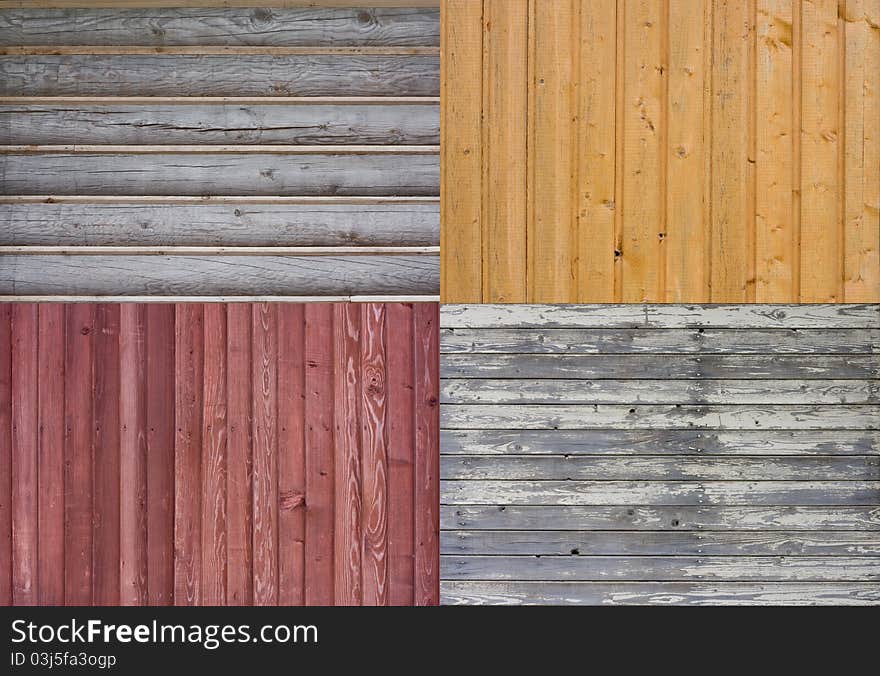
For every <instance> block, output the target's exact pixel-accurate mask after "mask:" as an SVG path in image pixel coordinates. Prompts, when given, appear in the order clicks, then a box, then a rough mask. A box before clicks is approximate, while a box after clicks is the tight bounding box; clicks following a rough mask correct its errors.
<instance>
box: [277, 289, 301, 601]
mask: <svg viewBox="0 0 880 676" xmlns="http://www.w3.org/2000/svg"><path fill="white" fill-rule="evenodd" d="M276 312H277V313H278V374H277V377H278V500H279V503H278V604H279V605H283V606H301V605H303V603H304V601H305V598H304V585H305V577H304V573H305V558H304V556H305V533H306V531H305V528H306V525H305V523H306V522H305V511H306V505H305V495H306V483H305V482H306V473H305V471H306V470H305V468H306V457H305V426H306V422H305V409H304V400H305V381H304V377H305V369H306V364H305V358H304V352H305V336H304V333H303V332H304V329H305V317H304V309H303V306H302V305H279V306H278V307H277V310H276Z"/></svg>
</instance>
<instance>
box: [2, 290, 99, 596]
mask: <svg viewBox="0 0 880 676" xmlns="http://www.w3.org/2000/svg"><path fill="white" fill-rule="evenodd" d="M37 308H38V306H37V305H36V304H35V303H26V304H17V305H15V306H14V307H13V310H12V392H13V397H12V604H13V605H16V606H35V605H39V601H40V599H39V577H38V574H39V563H38V561H39V539H38V526H39V504H38V495H39V493H38V485H39V481H40V474H39V471H40V470H39V463H38V458H39V435H38V401H39V380H38V367H37V357H38V340H39V338H38V336H39V318H38V309H37ZM89 397H91V393H89ZM86 467H88V465H86ZM56 489H57V488H56ZM83 543H88V539H87V538H83ZM88 553H89V555H91V548H89V552H88ZM86 570H88V567H86ZM86 591H87V592H88V591H90V590H89V589H87V590H86ZM71 600H74V601H75V600H77V599H71ZM87 601H88V599H87V600H86V602H87Z"/></svg>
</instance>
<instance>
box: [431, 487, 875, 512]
mask: <svg viewBox="0 0 880 676" xmlns="http://www.w3.org/2000/svg"><path fill="white" fill-rule="evenodd" d="M440 495H441V496H442V497H441V499H442V502H443V504H465V505H471V504H476V505H486V504H489V505H498V504H502V505H621V504H623V505H628V504H650V505H652V506H667V505H680V506H712V505H718V506H736V505H751V506H757V505H763V506H768V505H770V506H773V507H775V508H778V507H779V506H787V505H829V506H830V505H863V506H867V505H872V506H873V505H876V504H877V499H878V496H880V482H878V481H761V482H746V481H701V482H692V481H650V482H638V481H441V482H440Z"/></svg>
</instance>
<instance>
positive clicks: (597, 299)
mask: <svg viewBox="0 0 880 676" xmlns="http://www.w3.org/2000/svg"><path fill="white" fill-rule="evenodd" d="M617 11H618V9H617V3H613V2H600V3H593V4H592V5H591V6H590V7H589V8H586V7H583V6H582V7H581V11H580V40H579V50H580V52H579V54H580V58H579V61H578V63H577V64H576V65H577V67H578V89H577V90H576V95H577V104H578V108H577V113H578V120H579V124H578V127H577V128H578V139H577V142H578V145H577V151H578V152H577V177H578V182H579V184H580V186H579V187H578V188H577V189H576V192H575V198H576V202H575V208H576V209H577V215H578V245H577V259H578V261H577V275H576V278H577V283H578V288H577V300H578V301H580V302H589V303H610V302H613V301H615V300H619V299H615V297H614V276H615V258H614V249H615V244H616V242H615V235H614V214H615V209H616V208H617V207H618V205H617V195H616V193H615V163H616V161H617V155H616V153H617V148H616V145H615V140H616V137H615V134H614V133H613V131H614V130H615V115H616V112H617V111H616V110H615V106H616V100H617V90H616V74H617V70H616V66H617V58H618V53H619V52H618V44H617ZM551 39H552V38H551ZM444 300H446V299H444Z"/></svg>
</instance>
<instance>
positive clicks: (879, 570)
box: [440, 555, 880, 582]
mask: <svg viewBox="0 0 880 676" xmlns="http://www.w3.org/2000/svg"><path fill="white" fill-rule="evenodd" d="M440 579H442V580H522V581H528V580H536V581H537V580H554V581H573V582H598V581H602V580H620V581H646V582H649V581H670V582H672V581H680V580H684V581H687V580H717V581H729V582H751V581H759V580H760V581H768V582H770V581H773V582H783V581H789V582H803V581H816V582H843V581H851V582H869V581H877V580H880V557H877V556H873V557H870V556H705V557H702V556H458V555H446V556H443V555H441V556H440Z"/></svg>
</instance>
